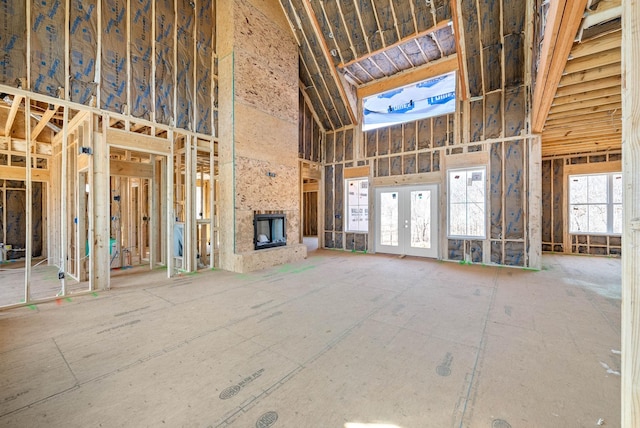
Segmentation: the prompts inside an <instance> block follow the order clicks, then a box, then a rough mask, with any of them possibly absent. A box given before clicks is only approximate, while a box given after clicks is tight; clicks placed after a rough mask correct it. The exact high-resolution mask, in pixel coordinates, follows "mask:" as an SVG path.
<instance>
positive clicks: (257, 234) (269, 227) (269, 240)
mask: <svg viewBox="0 0 640 428" xmlns="http://www.w3.org/2000/svg"><path fill="white" fill-rule="evenodd" d="M253 230H254V233H253V242H254V243H255V249H256V250H262V249H264V248H272V247H281V246H284V245H287V234H286V232H285V230H286V229H285V215H284V214H255V216H254V218H253Z"/></svg>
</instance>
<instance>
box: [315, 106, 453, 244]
mask: <svg viewBox="0 0 640 428" xmlns="http://www.w3.org/2000/svg"><path fill="white" fill-rule="evenodd" d="M454 120H455V116H454V115H452V114H450V115H445V116H438V117H433V118H427V119H422V120H418V121H414V122H409V123H405V124H402V125H395V126H392V127H389V128H379V129H377V130H372V131H368V132H365V133H363V135H362V140H361V141H362V144H361V147H362V150H361V151H360V156H358V153H357V150H356V148H357V147H356V144H357V142H356V140H355V137H356V135H355V133H356V132H357V129H356V128H347V129H342V130H338V131H334V132H327V134H326V136H325V145H324V164H325V167H324V186H325V188H324V195H325V210H324V212H325V217H324V246H325V247H326V248H339V249H345V250H355V251H365V250H367V248H368V246H369V235H368V234H367V233H362V232H357V233H349V232H346V230H345V225H344V221H343V219H344V216H345V214H346V213H345V206H344V200H345V195H344V178H345V175H344V172H345V168H352V167H362V166H370V168H372V174H371V175H370V174H365V175H364V176H369V177H370V178H371V179H375V178H378V177H393V176H396V177H401V176H410V175H415V174H421V173H429V172H441V171H442V169H441V163H442V160H443V159H444V157H445V153H446V148H447V147H450V146H453V145H454V144H455V139H454V133H455V132H454V131H455V122H454ZM456 152H457V150H456ZM357 157H359V158H360V159H357ZM372 197H373V193H372V191H371V190H370V192H369V198H372ZM370 215H373V213H370Z"/></svg>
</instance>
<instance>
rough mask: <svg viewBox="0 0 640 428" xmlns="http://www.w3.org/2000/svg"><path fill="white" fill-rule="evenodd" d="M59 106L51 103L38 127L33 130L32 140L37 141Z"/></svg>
mask: <svg viewBox="0 0 640 428" xmlns="http://www.w3.org/2000/svg"><path fill="white" fill-rule="evenodd" d="M52 107H53V108H52ZM58 108H59V106H55V105H53V104H49V108H47V110H46V111H45V112H44V113H43V114H42V118H40V121H39V122H38V124H37V125H36V127H35V128H33V130H32V131H31V141H36V138H38V136H39V135H40V133H41V132H42V131H43V130H44V127H45V126H47V123H49V121H50V120H51V118H52V117H53V115H54V114H56V112H57V111H58Z"/></svg>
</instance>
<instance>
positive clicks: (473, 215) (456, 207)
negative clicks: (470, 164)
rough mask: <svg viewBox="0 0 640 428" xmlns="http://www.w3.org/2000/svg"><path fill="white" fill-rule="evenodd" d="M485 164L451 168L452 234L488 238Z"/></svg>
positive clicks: (449, 177)
mask: <svg viewBox="0 0 640 428" xmlns="http://www.w3.org/2000/svg"><path fill="white" fill-rule="evenodd" d="M485 174H486V169H485V167H477V168H467V169H456V170H449V171H448V174H447V176H448V186H449V188H448V192H447V194H448V198H449V210H448V214H449V222H448V226H449V231H448V232H449V233H448V234H449V236H450V237H469V238H482V239H484V238H485V230H486V223H487V222H486V208H485V207H486V202H485V192H486V183H485Z"/></svg>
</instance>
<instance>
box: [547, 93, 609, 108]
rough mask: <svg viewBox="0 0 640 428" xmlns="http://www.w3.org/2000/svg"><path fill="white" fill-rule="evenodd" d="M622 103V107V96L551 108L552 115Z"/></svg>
mask: <svg viewBox="0 0 640 428" xmlns="http://www.w3.org/2000/svg"><path fill="white" fill-rule="evenodd" d="M612 103H620V105H622V95H620V94H618V95H609V96H606V97H600V98H594V99H591V100H586V101H578V102H575V103H567V104H562V105H559V106H553V107H551V110H550V113H560V112H570V111H573V110H578V109H584V108H594V107H599V106H602V105H606V104H612Z"/></svg>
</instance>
